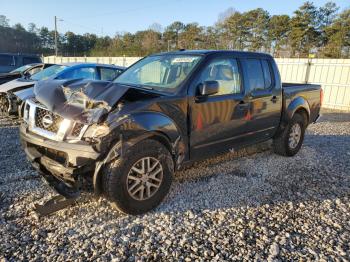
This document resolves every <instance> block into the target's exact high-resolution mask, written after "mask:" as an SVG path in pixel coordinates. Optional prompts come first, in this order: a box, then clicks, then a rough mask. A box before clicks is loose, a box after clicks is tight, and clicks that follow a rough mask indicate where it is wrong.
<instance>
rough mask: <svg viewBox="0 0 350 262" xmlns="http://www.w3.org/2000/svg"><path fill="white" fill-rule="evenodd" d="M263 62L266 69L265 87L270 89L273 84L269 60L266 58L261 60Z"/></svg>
mask: <svg viewBox="0 0 350 262" xmlns="http://www.w3.org/2000/svg"><path fill="white" fill-rule="evenodd" d="M261 64H262V67H263V71H264V79H265V89H269V88H270V87H271V85H272V79H271V70H270V66H269V62H268V61H267V60H265V59H264V60H261Z"/></svg>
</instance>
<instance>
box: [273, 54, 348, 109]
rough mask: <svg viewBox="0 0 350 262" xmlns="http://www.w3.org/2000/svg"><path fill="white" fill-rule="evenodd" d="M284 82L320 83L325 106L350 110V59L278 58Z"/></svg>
mask: <svg viewBox="0 0 350 262" xmlns="http://www.w3.org/2000/svg"><path fill="white" fill-rule="evenodd" d="M276 62H277V64H278V67H279V70H280V73H281V78H282V81H283V82H298V83H312V84H320V85H321V86H322V88H323V92H324V101H323V106H324V107H326V108H334V109H340V110H346V111H350V59H297V58H277V59H276Z"/></svg>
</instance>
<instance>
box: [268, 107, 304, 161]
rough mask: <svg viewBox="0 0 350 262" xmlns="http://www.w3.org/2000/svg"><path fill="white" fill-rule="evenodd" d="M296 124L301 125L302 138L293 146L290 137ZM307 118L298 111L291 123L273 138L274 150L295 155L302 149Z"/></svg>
mask: <svg viewBox="0 0 350 262" xmlns="http://www.w3.org/2000/svg"><path fill="white" fill-rule="evenodd" d="M294 125H299V126H300V131H301V134H300V139H299V142H298V143H297V145H296V146H295V147H291V145H290V143H289V138H290V135H291V132H292V127H293V126H294ZM305 129H306V119H305V117H304V116H303V115H302V114H299V113H296V114H295V115H294V116H293V118H292V120H291V121H290V122H289V124H288V125H287V126H286V127H285V128H284V130H282V131H281V132H280V133H279V134H278V135H277V136H276V137H275V138H274V139H273V150H274V152H275V153H276V154H279V155H282V156H294V155H295V154H296V153H298V151H299V150H300V148H301V146H302V144H303V141H304V135H305Z"/></svg>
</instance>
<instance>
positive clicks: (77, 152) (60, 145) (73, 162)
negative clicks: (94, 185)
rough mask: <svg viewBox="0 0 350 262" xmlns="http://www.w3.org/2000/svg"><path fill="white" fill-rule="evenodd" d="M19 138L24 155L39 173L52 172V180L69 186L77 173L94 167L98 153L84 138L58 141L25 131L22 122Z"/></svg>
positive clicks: (50, 174)
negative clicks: (82, 139) (72, 140)
mask: <svg viewBox="0 0 350 262" xmlns="http://www.w3.org/2000/svg"><path fill="white" fill-rule="evenodd" d="M20 140H21V144H22V147H23V149H24V151H25V153H26V155H27V159H28V160H29V161H30V163H31V164H32V166H33V167H34V168H35V169H36V170H37V171H38V172H39V173H41V174H44V177H45V178H46V177H47V176H54V178H55V179H54V180H59V181H62V182H64V183H65V184H67V185H70V186H74V185H76V183H77V181H78V179H79V178H78V176H79V175H80V174H85V173H88V172H90V171H92V170H94V167H95V163H96V160H97V159H98V157H99V156H100V153H98V152H96V151H95V150H94V148H93V147H92V146H91V145H89V144H87V143H84V142H83V141H79V142H77V143H68V142H63V141H60V142H57V141H53V140H49V139H46V138H43V137H41V136H38V135H36V134H33V133H31V132H28V130H27V127H26V124H25V123H23V124H21V126H20ZM46 180H48V179H46ZM48 182H50V181H48ZM52 186H55V185H52Z"/></svg>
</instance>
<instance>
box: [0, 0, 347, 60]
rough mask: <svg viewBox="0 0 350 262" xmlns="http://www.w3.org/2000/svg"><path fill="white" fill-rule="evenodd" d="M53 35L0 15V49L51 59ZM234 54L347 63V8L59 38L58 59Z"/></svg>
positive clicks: (305, 8) (232, 15) (226, 16)
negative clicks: (233, 51) (217, 51)
mask: <svg viewBox="0 0 350 262" xmlns="http://www.w3.org/2000/svg"><path fill="white" fill-rule="evenodd" d="M54 35H55V32H54V31H53V30H49V29H48V28H47V27H41V28H37V27H36V25H35V24H33V23H31V24H29V25H28V28H27V29H25V28H24V27H23V26H22V25H21V24H15V25H13V26H10V24H9V20H8V19H7V18H6V16H4V15H0V36H1V37H0V50H1V51H2V52H4V51H6V52H27V53H39V54H43V55H53V54H54V52H55V51H54V47H55V41H54ZM181 48H184V49H236V50H247V51H262V52H268V53H271V54H273V55H275V56H277V57H308V56H310V55H313V56H315V57H327V58H350V9H349V8H347V9H345V10H342V11H340V10H339V7H338V6H337V5H336V4H335V3H333V2H328V3H326V4H325V5H324V6H321V7H317V6H315V5H314V4H313V3H312V2H305V3H304V4H303V5H302V6H300V7H299V8H298V9H297V10H296V11H294V13H293V15H292V16H289V15H270V14H269V13H268V12H267V11H266V10H264V9H262V8H257V9H254V10H250V11H247V12H238V11H236V10H234V9H233V8H230V9H228V10H226V11H225V12H223V13H222V14H220V15H219V19H218V21H217V22H216V23H215V25H213V26H208V27H205V26H200V25H199V24H198V23H188V24H184V23H182V22H180V21H175V22H173V23H172V24H170V25H169V26H167V27H165V28H164V30H163V29H162V26H161V25H160V24H157V23H155V24H153V25H151V26H150V27H149V28H148V29H146V30H142V31H137V32H136V33H129V32H124V33H116V34H115V36H114V37H109V36H97V35H96V34H90V33H86V34H83V35H80V34H75V33H73V32H66V33H64V34H61V33H59V34H58V50H59V55H62V56H123V55H125V56H145V55H147V54H150V53H154V52H161V51H168V50H176V49H181Z"/></svg>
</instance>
